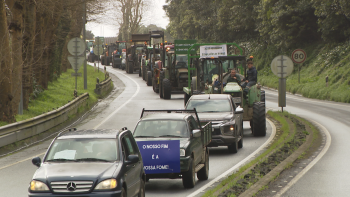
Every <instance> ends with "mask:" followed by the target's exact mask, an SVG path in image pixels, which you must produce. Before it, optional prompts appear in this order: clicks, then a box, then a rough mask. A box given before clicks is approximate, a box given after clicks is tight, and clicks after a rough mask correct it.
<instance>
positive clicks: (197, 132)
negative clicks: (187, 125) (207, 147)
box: [192, 129, 202, 138]
mask: <svg viewBox="0 0 350 197" xmlns="http://www.w3.org/2000/svg"><path fill="white" fill-rule="evenodd" d="M192 135H193V137H195V138H197V137H200V136H201V135H202V132H201V130H200V129H195V130H193V131H192Z"/></svg>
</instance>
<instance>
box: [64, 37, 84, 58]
mask: <svg viewBox="0 0 350 197" xmlns="http://www.w3.org/2000/svg"><path fill="white" fill-rule="evenodd" d="M67 48H68V52H69V53H70V54H71V55H74V56H79V55H81V54H83V53H84V51H85V50H86V45H85V42H84V40H82V39H81V38H78V37H76V38H72V39H71V40H70V41H69V42H68V45H67Z"/></svg>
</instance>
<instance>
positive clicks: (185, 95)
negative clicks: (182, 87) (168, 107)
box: [184, 93, 191, 106]
mask: <svg viewBox="0 0 350 197" xmlns="http://www.w3.org/2000/svg"><path fill="white" fill-rule="evenodd" d="M190 98H191V96H190V95H188V94H187V93H185V94H184V106H186V104H187V101H188V100H189V99H190Z"/></svg>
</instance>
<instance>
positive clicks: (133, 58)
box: [125, 34, 150, 76]
mask: <svg viewBox="0 0 350 197" xmlns="http://www.w3.org/2000/svg"><path fill="white" fill-rule="evenodd" d="M131 38H132V40H131V42H133V45H131V46H130V47H127V49H126V59H127V60H126V68H125V71H126V72H127V73H129V74H132V73H134V71H137V70H138V71H139V72H138V73H139V76H141V64H142V56H143V55H144V51H145V49H147V44H146V43H147V41H149V40H150V34H132V35H131ZM145 42H146V43H145Z"/></svg>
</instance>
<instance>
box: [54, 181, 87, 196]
mask: <svg viewBox="0 0 350 197" xmlns="http://www.w3.org/2000/svg"><path fill="white" fill-rule="evenodd" d="M92 184H93V182H92V181H59V182H51V188H52V190H53V192H55V193H81V192H88V191H90V189H91V187H92ZM72 185H73V188H75V189H74V190H73V188H70V189H69V188H68V187H69V186H72ZM74 186H75V187H74Z"/></svg>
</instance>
